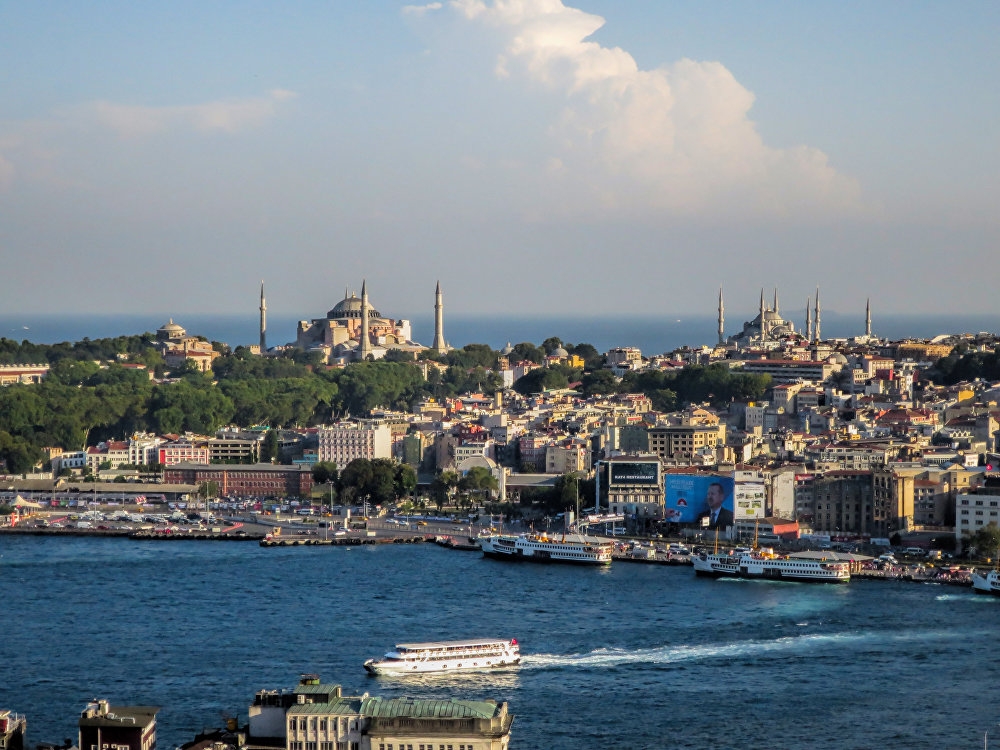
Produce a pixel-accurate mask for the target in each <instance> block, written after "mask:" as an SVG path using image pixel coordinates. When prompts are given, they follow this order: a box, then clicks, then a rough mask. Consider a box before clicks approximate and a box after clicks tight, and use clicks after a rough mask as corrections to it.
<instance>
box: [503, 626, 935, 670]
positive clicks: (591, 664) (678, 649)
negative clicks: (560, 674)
mask: <svg viewBox="0 0 1000 750" xmlns="http://www.w3.org/2000/svg"><path fill="white" fill-rule="evenodd" d="M950 637H951V636H950V634H949V633H947V632H943V631H942V632H940V633H938V632H922V633H902V634H890V633H880V632H874V631H872V632H859V631H854V632H849V633H830V634H812V635H800V636H788V637H782V638H775V639H773V640H753V641H740V642H738V643H718V644H704V645H681V646H656V647H653V648H645V649H637V650H627V649H617V648H599V649H596V650H594V651H591V652H590V653H586V654H564V655H563V654H522V655H521V669H522V670H528V669H536V670H537V669H565V668H576V669H590V668H605V669H606V668H613V667H618V666H624V665H632V664H642V665H672V664H684V663H688V662H693V661H707V660H710V659H733V658H741V659H743V658H747V657H753V656H758V655H764V654H773V653H795V652H807V651H815V650H817V649H823V648H827V647H836V648H838V649H842V648H844V647H847V648H850V647H852V646H853V647H859V648H860V647H864V648H866V649H870V648H871V647H872V646H878V645H879V644H880V643H881V644H884V645H885V646H886V648H887V649H890V648H893V646H892V645H891V644H898V643H900V642H902V641H915V640H916V641H935V640H943V639H947V638H950Z"/></svg>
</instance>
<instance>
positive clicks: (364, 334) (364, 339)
mask: <svg viewBox="0 0 1000 750" xmlns="http://www.w3.org/2000/svg"><path fill="white" fill-rule="evenodd" d="M368 312H369V310H368V285H367V283H366V282H365V281H364V280H362V282H361V346H359V347H358V359H360V360H361V361H365V360H367V359H368V357H369V356H371V353H372V344H371V340H370V339H369V338H368Z"/></svg>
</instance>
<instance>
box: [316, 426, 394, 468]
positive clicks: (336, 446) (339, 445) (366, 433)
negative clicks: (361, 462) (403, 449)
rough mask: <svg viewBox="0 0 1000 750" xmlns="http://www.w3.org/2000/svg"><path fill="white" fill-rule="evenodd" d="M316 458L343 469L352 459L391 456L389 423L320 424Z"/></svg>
mask: <svg viewBox="0 0 1000 750" xmlns="http://www.w3.org/2000/svg"><path fill="white" fill-rule="evenodd" d="M317 438H318V439H319V450H318V451H317V458H318V460H319V461H321V462H323V463H332V464H336V466H337V468H338V469H343V468H344V467H345V466H347V464H349V463H350V462H351V461H353V460H354V459H356V458H366V459H368V460H369V461H371V460H372V459H374V458H392V433H391V430H390V428H389V425H387V424H382V425H365V424H357V423H353V422H345V423H342V424H338V425H334V426H332V427H320V428H319V430H318V432H317Z"/></svg>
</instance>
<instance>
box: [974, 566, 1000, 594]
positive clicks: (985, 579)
mask: <svg viewBox="0 0 1000 750" xmlns="http://www.w3.org/2000/svg"><path fill="white" fill-rule="evenodd" d="M972 590H973V591H975V592H976V593H977V594H993V596H1000V571H997V570H991V571H990V572H989V573H985V574H984V573H980V572H979V571H976V572H974V573H973V574H972Z"/></svg>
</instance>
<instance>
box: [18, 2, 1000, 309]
mask: <svg viewBox="0 0 1000 750" xmlns="http://www.w3.org/2000/svg"><path fill="white" fill-rule="evenodd" d="M998 28H1000V3H996V2H995V0H968V1H967V2H963V3H956V4H951V3H944V2H920V1H919V0H908V1H907V2H902V1H900V0H881V1H880V2H877V3H872V2H870V1H865V2H861V1H860V0H844V1H843V2H836V3H833V2H827V3H803V2H801V1H800V0H795V1H788V2H786V1H783V0H782V1H779V0H757V2H754V3H747V2H743V1H742V0H731V1H730V0H698V1H697V2H695V1H694V0H679V1H677V2H671V1H669V0H629V2H625V3H623V2H621V1H620V0H571V2H565V3H564V2H562V1H561V0H494V1H492V2H485V1H482V0H455V1H454V2H445V1H444V0H442V2H433V3H430V4H424V5H413V4H405V3H401V2H390V1H389V0H366V2H353V1H350V0H332V1H331V0H328V1H327V2H316V1H311V0H303V1H302V2H297V3H270V2H268V3H265V2H256V1H255V0H242V1H241V2H231V1H227V0H219V1H218V2H211V3H205V2H201V1H197V0H196V1H187V0H174V1H173V2H170V3H132V2H111V1H106V2H105V1H99V2H97V3H74V2H68V1H63V2H52V1H50V0H30V1H29V0H8V1H7V2H3V3H0V92H2V96H0V314H11V313H19V312H23V311H26V310H30V311H31V312H32V313H36V314H37V313H52V314H65V313H68V312H78V313H119V312H130V313H135V312H158V313H159V312H162V313H170V314H173V315H174V316H175V317H178V316H183V314H184V313H215V312H225V313H234V312H240V311H243V310H246V311H248V312H249V313H250V314H253V311H254V310H255V309H256V306H257V297H258V295H259V285H260V281H261V280H262V279H264V280H265V281H266V289H267V304H268V310H269V312H271V313H272V314H273V313H279V314H282V315H292V316H297V317H301V318H312V317H319V316H322V315H323V314H324V313H325V311H326V310H328V309H329V308H331V307H332V306H333V305H334V304H335V303H336V302H337V301H338V300H340V299H341V298H342V297H343V294H344V291H345V290H347V289H350V290H358V291H359V290H360V287H361V283H362V280H366V281H367V287H368V291H369V296H370V298H371V300H372V303H373V305H374V306H375V307H377V308H378V309H379V310H380V312H381V313H383V314H384V315H388V316H394V317H413V316H415V315H418V314H426V313H429V312H430V310H431V309H432V306H433V301H434V287H435V283H436V282H437V281H438V280H440V282H441V286H442V289H443V292H444V300H445V310H446V314H459V315H465V316H470V315H505V314H506V315H511V314H516V315H522V316H523V315H581V316H585V315H590V316H592V315H633V314H643V315H650V316H659V315H671V316H672V315H678V316H679V315H683V314H712V313H713V312H714V311H715V308H716V304H717V298H718V293H719V289H720V287H721V288H723V289H724V293H725V300H726V309H727V313H728V314H731V315H734V316H738V315H739V314H741V313H744V312H745V313H747V314H752V312H753V311H754V310H755V309H756V307H757V304H758V300H759V295H760V290H761V288H766V289H767V290H768V291H767V295H768V298H769V299H770V297H771V295H772V293H773V292H772V290H773V289H774V288H778V290H779V292H780V298H781V301H782V303H783V304H784V305H785V306H787V307H794V308H804V307H805V305H806V300H807V298H808V297H809V296H810V295H812V294H813V293H814V291H815V289H816V287H817V285H819V286H820V288H821V300H822V303H823V307H824V310H831V311H834V310H839V311H843V312H851V311H854V312H858V313H860V312H861V311H863V309H864V305H865V300H866V299H867V298H869V297H871V298H872V305H873V309H874V310H876V311H878V312H879V313H882V312H885V313H897V314H899V313H921V314H927V313H931V312H935V311H939V312H941V313H950V314H955V313H985V312H991V311H995V309H996V308H995V306H994V299H995V294H994V288H995V286H996V279H997V278H1000V243H998V239H1000V216H998V214H1000V211H998V204H1000V201H998V197H1000V80H998V78H1000V44H997V43H996V30H997V29H998Z"/></svg>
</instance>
